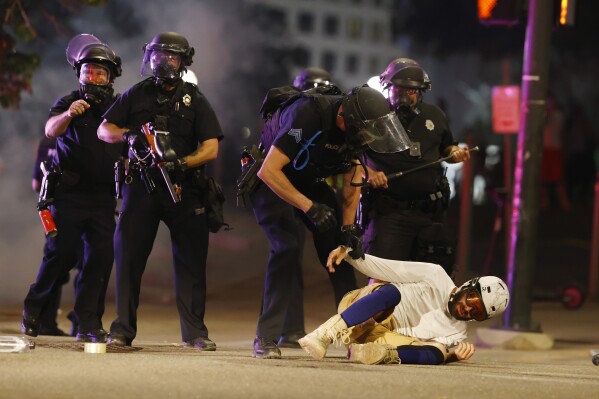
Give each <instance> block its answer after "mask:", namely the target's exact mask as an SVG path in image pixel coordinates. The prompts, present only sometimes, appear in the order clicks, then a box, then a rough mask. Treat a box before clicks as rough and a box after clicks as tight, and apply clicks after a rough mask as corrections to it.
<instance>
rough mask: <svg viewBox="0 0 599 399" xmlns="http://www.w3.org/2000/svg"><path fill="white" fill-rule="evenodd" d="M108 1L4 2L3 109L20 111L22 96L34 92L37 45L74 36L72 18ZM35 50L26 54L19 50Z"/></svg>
mask: <svg viewBox="0 0 599 399" xmlns="http://www.w3.org/2000/svg"><path fill="white" fill-rule="evenodd" d="M107 1H108V0H43V1H39V0H0V16H1V17H2V20H1V22H0V23H1V24H2V30H1V31H0V106H1V107H2V108H12V109H17V108H18V107H19V104H20V100H21V93H22V92H23V91H25V92H31V78H32V76H33V73H34V71H35V70H36V69H37V68H38V67H39V66H40V59H41V58H40V54H39V51H36V49H35V47H36V45H40V44H43V43H45V42H48V41H49V40H51V39H52V38H54V37H56V36H58V35H63V34H71V33H72V29H71V27H70V25H69V19H70V18H71V17H72V16H73V15H76V14H79V13H80V12H81V11H83V9H84V8H85V7H87V6H101V5H104V4H106V3H107ZM20 44H22V45H23V46H24V47H30V48H33V51H23V50H21V49H20V48H17V47H19V45H20Z"/></svg>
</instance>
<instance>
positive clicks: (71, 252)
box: [24, 91, 122, 334]
mask: <svg viewBox="0 0 599 399" xmlns="http://www.w3.org/2000/svg"><path fill="white" fill-rule="evenodd" d="M81 98H82V97H81V95H80V92H79V91H73V92H72V93H71V94H69V95H67V96H65V97H63V98H61V99H59V100H58V101H57V102H56V103H55V104H54V106H53V107H52V108H51V109H50V117H53V116H56V115H59V114H62V113H63V112H65V111H66V110H68V109H69V106H70V105H71V104H72V103H73V102H74V101H76V100H79V99H81ZM110 102H111V101H107V102H104V103H102V104H100V105H98V104H91V108H89V109H88V110H87V111H85V112H84V113H83V114H82V115H79V116H77V117H75V118H74V119H73V120H72V121H71V123H70V124H69V126H68V127H67V129H66V131H65V133H64V134H63V135H61V136H60V137H58V139H57V140H56V154H55V156H54V160H53V163H54V164H58V165H59V166H60V168H61V170H62V175H61V178H60V184H59V186H58V189H57V192H56V196H55V200H54V204H53V205H52V206H51V212H52V216H53V218H54V221H55V222H56V226H57V228H58V235H57V236H56V237H54V238H48V239H47V240H46V244H45V246H44V258H43V260H42V263H41V266H40V270H39V273H38V275H37V278H36V281H35V283H33V284H32V285H31V287H30V289H29V292H28V294H27V297H26V298H25V308H24V316H26V317H30V318H34V319H35V318H38V317H39V316H40V314H41V313H42V311H43V310H44V308H45V307H47V306H52V304H51V303H50V301H49V298H51V294H52V292H53V289H55V287H56V286H57V285H60V284H63V283H64V276H65V274H67V273H68V271H69V270H70V269H71V268H72V267H73V266H74V265H75V264H77V261H78V255H79V248H80V247H81V243H82V242H83V243H84V246H85V250H84V253H83V259H82V271H81V276H80V278H78V281H77V288H76V295H75V308H74V309H75V314H76V315H77V317H78V319H79V321H80V325H79V332H80V333H82V334H85V333H88V332H92V331H95V330H99V329H101V328H102V320H101V318H102V314H103V313H104V295H105V293H106V288H107V285H108V280H109V277H110V272H111V269H112V262H113V246H112V237H113V233H114V228H115V220H114V209H115V206H116V201H115V198H114V192H113V191H114V183H113V181H114V173H113V168H114V162H115V161H116V160H117V159H118V157H119V154H120V151H121V148H122V146H121V145H120V144H107V143H105V142H103V141H100V140H98V136H97V134H96V130H97V128H98V126H99V125H100V123H101V122H102V113H103V112H104V111H105V110H106V108H107V106H108V105H109V104H110Z"/></svg>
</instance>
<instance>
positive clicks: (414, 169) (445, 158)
mask: <svg viewBox="0 0 599 399" xmlns="http://www.w3.org/2000/svg"><path fill="white" fill-rule="evenodd" d="M478 150H479V148H478V146H475V147H472V148H468V152H474V151H478ZM451 158H453V156H451V155H448V156H446V157H443V158H439V159H437V160H436V161H433V162H429V163H427V164H424V165H420V166H416V167H415V168H412V169H408V170H403V171H400V172H395V173H390V174H388V175H387V180H391V179H395V178H397V177H400V176H403V175H407V174H408V173H412V172H416V171H417V170H420V169H425V168H428V167H430V166H434V165H437V164H440V163H441V162H445V161H449V160H450V159H451ZM351 185H352V186H354V187H368V186H370V183H368V182H362V183H351Z"/></svg>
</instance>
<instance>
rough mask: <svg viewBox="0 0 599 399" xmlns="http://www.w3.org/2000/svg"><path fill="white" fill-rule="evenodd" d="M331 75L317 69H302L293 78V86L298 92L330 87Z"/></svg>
mask: <svg viewBox="0 0 599 399" xmlns="http://www.w3.org/2000/svg"><path fill="white" fill-rule="evenodd" d="M332 84H333V83H332V82H331V74H330V73H328V72H327V71H326V70H324V69H322V68H319V67H308V68H305V69H303V70H302V71H301V72H300V73H299V75H297V76H296V77H295V80H294V81H293V85H294V86H295V87H297V88H298V89H300V90H308V89H312V88H314V87H318V86H329V85H332Z"/></svg>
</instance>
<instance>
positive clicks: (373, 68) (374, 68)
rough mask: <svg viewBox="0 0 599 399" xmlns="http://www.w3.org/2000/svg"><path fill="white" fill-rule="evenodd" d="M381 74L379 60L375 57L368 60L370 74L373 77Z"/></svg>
mask: <svg viewBox="0 0 599 399" xmlns="http://www.w3.org/2000/svg"><path fill="white" fill-rule="evenodd" d="M380 72H381V71H380V70H379V60H378V59H377V58H376V57H375V56H370V57H369V58H368V73H369V74H371V75H378V74H379V73H380Z"/></svg>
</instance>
